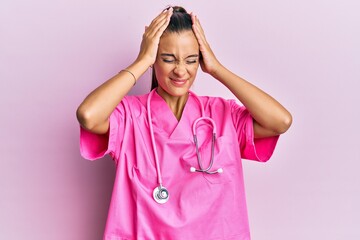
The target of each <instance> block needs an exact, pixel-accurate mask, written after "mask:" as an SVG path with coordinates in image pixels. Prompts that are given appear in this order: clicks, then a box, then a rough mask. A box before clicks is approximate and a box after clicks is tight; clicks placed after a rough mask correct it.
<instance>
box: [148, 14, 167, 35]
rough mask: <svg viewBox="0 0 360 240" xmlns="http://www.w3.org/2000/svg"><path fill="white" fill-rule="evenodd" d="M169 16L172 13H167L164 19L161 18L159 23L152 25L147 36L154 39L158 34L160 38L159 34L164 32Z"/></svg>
mask: <svg viewBox="0 0 360 240" xmlns="http://www.w3.org/2000/svg"><path fill="white" fill-rule="evenodd" d="M171 15H172V11H169V12H168V14H167V16H166V17H165V18H161V19H159V21H157V22H156V23H154V24H156V25H153V26H152V28H151V30H149V33H148V36H149V37H155V36H158V35H159V34H160V36H161V34H162V33H163V32H164V31H165V29H166V27H167V26H168V25H169V22H170V18H171Z"/></svg>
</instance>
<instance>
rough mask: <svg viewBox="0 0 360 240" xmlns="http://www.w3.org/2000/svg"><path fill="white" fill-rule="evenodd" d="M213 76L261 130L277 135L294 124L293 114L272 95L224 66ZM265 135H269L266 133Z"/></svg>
mask: <svg viewBox="0 0 360 240" xmlns="http://www.w3.org/2000/svg"><path fill="white" fill-rule="evenodd" d="M212 75H213V77H215V78H216V79H217V80H219V81H220V82H221V83H223V84H224V85H225V86H226V87H227V88H229V90H230V91H231V92H232V93H233V94H234V95H235V96H236V97H237V98H238V99H239V101H240V102H241V103H242V104H244V106H245V107H246V108H247V109H248V110H249V112H250V114H251V115H252V117H253V118H254V120H255V122H256V123H257V124H259V125H260V127H261V128H263V129H264V130H267V131H268V132H273V133H274V135H275V134H281V133H284V132H285V131H286V130H287V129H288V128H289V127H290V125H291V122H292V117H291V114H290V113H289V112H288V111H287V110H286V109H285V108H284V107H283V106H282V105H281V104H280V103H279V102H278V101H276V100H275V99H274V98H272V97H271V96H270V95H268V94H267V93H265V92H264V91H262V90H261V89H259V88H257V87H256V86H254V85H253V84H251V83H249V82H248V81H246V80H245V79H243V78H241V77H239V76H237V75H235V74H234V73H232V72H231V71H229V70H228V69H226V68H225V67H224V66H220V67H219V68H217V71H216V72H214V73H213V74H212ZM257 129H259V128H257ZM259 132H260V131H259ZM262 132H264V131H262ZM260 135H262V134H260ZM265 135H269V134H268V133H266V134H265Z"/></svg>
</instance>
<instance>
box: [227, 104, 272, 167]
mask: <svg viewBox="0 0 360 240" xmlns="http://www.w3.org/2000/svg"><path fill="white" fill-rule="evenodd" d="M230 105H231V114H232V119H233V122H234V125H235V128H236V132H237V136H238V141H239V147H240V152H241V157H242V158H245V159H249V160H256V161H260V162H266V161H268V160H269V159H270V157H271V156H272V154H273V152H274V150H275V147H276V143H277V141H278V139H279V136H273V137H266V138H254V126H253V121H254V120H253V118H252V116H251V115H250V113H249V111H248V110H247V109H246V108H245V107H244V106H240V105H238V104H236V103H235V101H230Z"/></svg>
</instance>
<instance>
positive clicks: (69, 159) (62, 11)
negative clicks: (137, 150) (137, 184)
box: [0, 0, 360, 240]
mask: <svg viewBox="0 0 360 240" xmlns="http://www.w3.org/2000/svg"><path fill="white" fill-rule="evenodd" d="M172 2H175V3H176V4H179V5H183V6H185V7H187V8H188V9H189V10H191V11H194V12H196V13H197V14H198V16H199V18H200V20H201V22H202V23H203V27H204V28H205V31H206V33H207V38H208V40H209V42H210V43H211V44H212V47H213V50H214V51H215V53H217V56H218V58H219V59H220V60H221V61H222V62H223V63H224V64H225V65H226V66H228V68H230V69H231V70H233V71H235V72H236V73H238V74H239V75H241V76H243V77H245V78H246V79H248V80H249V81H251V82H253V83H254V84H256V85H258V86H259V87H261V88H263V89H264V90H265V91H267V92H269V93H270V94H271V95H273V96H274V97H275V98H277V99H278V100H279V101H280V102H282V103H283V104H284V105H285V106H286V107H288V109H289V110H290V111H291V112H292V113H293V115H294V123H293V126H292V128H291V129H290V131H289V132H288V133H287V134H286V135H284V136H283V137H282V138H281V140H280V142H279V145H278V148H277V150H276V151H275V154H274V157H273V158H272V160H271V161H270V162H268V163H266V164H260V163H255V162H249V161H245V163H244V165H245V176H246V186H247V195H248V205H249V215H250V221H251V229H252V236H253V239H254V240H269V239H277V240H288V239H292V240H303V239H316V240H317V239H327V240H338V239H360V230H359V226H360V205H359V202H360V174H359V169H360V154H359V148H360V142H359V137H358V136H359V135H360V127H359V122H360V110H359V109H360V108H359V107H358V106H357V105H358V103H359V102H360V96H359V94H358V91H359V90H358V89H359V88H360V84H359V80H360V57H359V56H360V47H359V43H360V26H359V25H360V18H359V16H360V15H359V9H360V4H359V1H356V0H353V1H350V0H348V1H344V0H341V1H340V0H333V1H320V0H311V1H310V0H305V1H304V0H302V1H299V0H294V1H285V0H274V1H259V0H255V1H221V3H222V4H219V1H215V0H214V1H192V3H186V2H187V1H172ZM168 3H169V2H167V1H145V0H144V1H136V0H134V1H126V2H125V1H115V0H109V1H80V0H71V1H70V0H61V1H60V0H53V1H45V0H33V1H19V0H3V1H2V2H1V4H0V80H1V81H0V89H1V90H0V91H1V94H0V111H1V118H0V122H1V123H0V127H1V138H0V150H1V153H2V154H1V156H0V164H1V165H0V189H1V191H0V239H10V240H12V239H33V240H39V239H41V240H42V239H46V240H48V239H51V240H64V239H66V240H79V239H80V240H89V239H90V240H91V239H94V240H96V239H100V238H101V235H102V231H103V229H104V224H105V219H106V214H107V208H108V204H109V199H110V194H111V188H112V182H113V179H114V168H113V163H112V162H111V160H109V158H107V159H104V160H100V161H96V162H88V161H85V160H83V159H82V158H81V157H80V155H79V150H78V137H79V129H78V125H77V122H76V118H75V110H76V107H77V106H78V104H79V103H80V102H81V100H82V99H83V98H84V97H85V96H86V94H87V93H89V92H90V91H91V90H92V89H93V88H95V87H96V86H98V85H99V84H100V83H101V82H103V81H104V80H106V79H108V78H109V77H111V76H112V75H113V74H115V73H116V72H117V71H119V70H120V69H122V68H123V67H125V66H126V65H127V64H129V63H130V62H131V61H132V60H134V58H135V57H136V54H137V52H138V47H139V44H140V40H141V35H142V31H143V29H144V25H146V24H148V23H149V22H150V20H151V19H152V18H153V16H155V14H157V13H158V12H159V11H160V10H161V9H163V7H164V6H166V5H167V4H168ZM149 76H150V74H149V73H148V74H146V75H145V76H144V77H143V79H142V81H141V82H139V83H138V84H137V85H136V87H135V88H134V91H133V92H132V94H135V93H144V92H146V91H148V87H149V84H150V83H149ZM194 90H195V91H196V92H197V93H199V94H206V95H217V96H223V97H225V98H232V97H233V96H232V95H231V94H230V93H229V91H227V90H226V89H225V88H224V87H223V86H221V85H220V84H219V83H217V82H216V81H215V80H212V79H210V78H209V77H208V76H206V75H204V74H199V79H198V81H197V82H196V85H195V87H194Z"/></svg>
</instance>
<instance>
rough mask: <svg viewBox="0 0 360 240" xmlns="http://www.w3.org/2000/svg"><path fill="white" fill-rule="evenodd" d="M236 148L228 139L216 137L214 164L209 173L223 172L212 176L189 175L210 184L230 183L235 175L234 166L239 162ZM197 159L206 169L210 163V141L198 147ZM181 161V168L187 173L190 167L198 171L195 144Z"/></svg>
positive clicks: (199, 173)
mask: <svg viewBox="0 0 360 240" xmlns="http://www.w3.org/2000/svg"><path fill="white" fill-rule="evenodd" d="M237 148H238V147H237V144H236V143H235V142H233V141H232V139H231V138H230V137H227V136H221V137H218V138H217V139H216V143H215V149H214V162H213V165H212V167H211V169H210V170H209V172H213V171H217V170H218V169H220V168H221V169H222V170H223V172H222V173H214V174H208V173H205V172H204V173H201V172H194V173H191V174H194V175H195V176H194V177H196V176H198V177H200V176H202V177H204V178H205V179H206V180H207V181H208V182H209V183H211V184H221V183H227V182H231V181H232V180H233V178H234V175H235V171H236V166H237V165H238V164H239V162H240V155H239V154H238V150H237ZM199 157H200V160H201V162H202V166H203V168H204V169H206V168H208V167H209V165H210V161H211V140H209V141H207V142H205V143H204V144H203V145H202V146H201V147H199ZM182 161H183V167H184V168H185V169H186V170H187V171H189V170H190V168H191V167H195V168H196V169H200V166H199V162H198V156H197V154H196V149H195V144H194V147H193V150H192V151H191V152H189V153H187V154H185V155H184V156H183V157H182Z"/></svg>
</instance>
